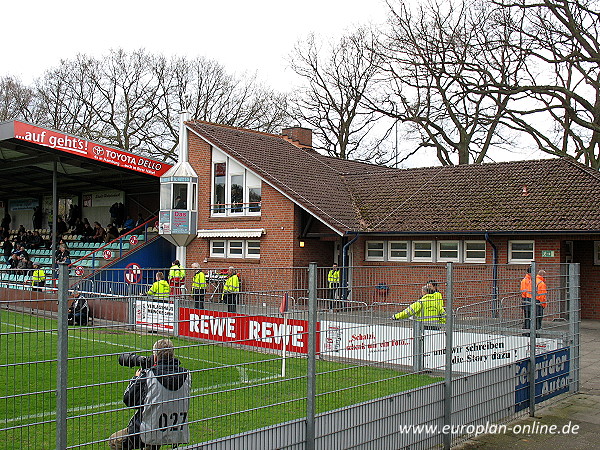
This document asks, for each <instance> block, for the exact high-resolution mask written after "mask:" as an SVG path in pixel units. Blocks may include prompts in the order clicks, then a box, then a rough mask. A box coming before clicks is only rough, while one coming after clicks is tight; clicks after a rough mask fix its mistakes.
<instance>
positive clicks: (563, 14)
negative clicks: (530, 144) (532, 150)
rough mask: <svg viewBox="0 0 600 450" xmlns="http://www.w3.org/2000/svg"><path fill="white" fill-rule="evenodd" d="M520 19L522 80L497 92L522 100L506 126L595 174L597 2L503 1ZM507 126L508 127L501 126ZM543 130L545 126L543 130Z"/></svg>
mask: <svg viewBox="0 0 600 450" xmlns="http://www.w3.org/2000/svg"><path fill="white" fill-rule="evenodd" d="M498 4H499V5H501V6H503V7H504V8H506V9H507V10H514V11H518V12H520V13H522V14H523V17H524V23H523V25H522V26H521V27H520V29H519V32H521V33H522V41H523V42H525V43H527V47H529V49H530V50H529V53H528V59H529V61H530V63H529V65H528V72H527V77H526V78H525V79H523V80H520V83H517V84H513V85H510V84H507V85H504V86H499V87H500V89H504V92H512V93H517V94H519V95H523V96H524V99H525V100H527V101H526V102H520V103H519V106H520V107H519V108H513V109H511V110H510V115H509V118H510V120H511V122H512V124H511V126H513V127H514V129H516V130H519V131H525V132H527V133H529V135H530V136H531V137H532V138H533V139H534V141H535V142H536V144H537V145H538V147H539V148H540V149H541V150H543V151H545V152H547V153H550V154H552V155H557V156H568V157H572V158H575V159H577V160H580V161H581V162H583V163H585V164H586V165H589V166H590V167H593V168H595V169H600V4H599V2H598V1H597V0H520V1H513V0H503V1H498ZM507 123H508V122H507ZM548 124H549V125H548Z"/></svg>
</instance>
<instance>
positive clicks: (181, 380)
mask: <svg viewBox="0 0 600 450" xmlns="http://www.w3.org/2000/svg"><path fill="white" fill-rule="evenodd" d="M152 354H153V356H152V360H150V358H146V357H142V356H138V355H135V354H132V353H126V354H123V355H121V356H119V364H121V365H122V366H128V367H134V366H141V368H139V369H138V370H137V372H136V373H135V376H134V377H133V378H132V379H131V381H130V382H129V386H127V389H126V390H125V393H124V394H123V402H124V403H125V405H127V406H130V407H135V408H137V411H136V412H135V414H134V415H133V417H132V418H131V420H130V421H129V425H128V426H127V428H125V429H123V430H120V431H117V432H116V433H113V434H112V435H111V436H110V439H109V445H110V448H111V449H114V450H130V449H138V448H139V449H151V450H158V449H159V448H160V446H161V445H163V444H184V443H187V442H188V441H189V437H190V431H189V427H188V419H187V413H188V408H189V401H190V385H191V375H190V373H189V372H188V370H187V369H184V368H183V367H181V366H180V365H179V360H177V359H176V358H175V352H174V350H173V343H172V342H171V341H170V340H169V339H160V340H158V341H156V342H155V343H154V346H153V347H152ZM152 362H153V363H154V364H153V365H151V364H152Z"/></svg>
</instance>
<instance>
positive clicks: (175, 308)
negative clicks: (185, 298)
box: [173, 297, 181, 337]
mask: <svg viewBox="0 0 600 450" xmlns="http://www.w3.org/2000/svg"><path fill="white" fill-rule="evenodd" d="M180 302H181V297H175V298H173V336H175V337H179V303H180Z"/></svg>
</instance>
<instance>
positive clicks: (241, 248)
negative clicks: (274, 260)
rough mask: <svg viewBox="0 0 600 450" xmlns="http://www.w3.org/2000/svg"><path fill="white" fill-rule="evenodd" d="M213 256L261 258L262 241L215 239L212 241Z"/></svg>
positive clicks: (211, 250) (211, 251)
mask: <svg viewBox="0 0 600 450" xmlns="http://www.w3.org/2000/svg"><path fill="white" fill-rule="evenodd" d="M210 256H211V257H213V258H253V259H258V258H260V241H243V240H233V239H231V240H213V241H210Z"/></svg>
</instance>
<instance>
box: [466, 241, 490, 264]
mask: <svg viewBox="0 0 600 450" xmlns="http://www.w3.org/2000/svg"><path fill="white" fill-rule="evenodd" d="M485 253H486V243H485V241H465V243H464V261H465V262H483V263H484V262H485Z"/></svg>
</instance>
